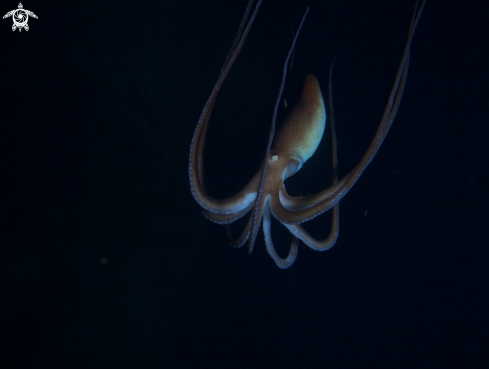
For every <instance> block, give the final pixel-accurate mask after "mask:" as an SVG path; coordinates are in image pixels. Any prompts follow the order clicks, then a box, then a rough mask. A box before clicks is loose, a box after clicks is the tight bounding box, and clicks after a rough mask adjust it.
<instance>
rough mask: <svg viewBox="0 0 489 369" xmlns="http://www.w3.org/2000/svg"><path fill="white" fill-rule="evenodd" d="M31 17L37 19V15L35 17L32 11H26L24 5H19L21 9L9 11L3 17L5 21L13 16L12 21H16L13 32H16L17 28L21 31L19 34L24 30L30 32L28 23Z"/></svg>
mask: <svg viewBox="0 0 489 369" xmlns="http://www.w3.org/2000/svg"><path fill="white" fill-rule="evenodd" d="M29 15H30V16H31V17H33V18H36V19H37V15H35V14H34V13H33V12H31V11H30V10H27V9H24V6H23V5H22V3H19V8H18V9H14V10H11V11H9V12H8V13H7V14H5V15H4V16H3V19H5V18H8V17H10V16H12V19H13V20H14V24H13V25H12V31H15V30H16V29H17V28H18V29H19V32H21V31H22V28H24V29H25V30H26V31H28V30H29V26H28V25H27V21H28V20H29Z"/></svg>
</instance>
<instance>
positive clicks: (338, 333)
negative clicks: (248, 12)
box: [0, 0, 489, 368]
mask: <svg viewBox="0 0 489 369" xmlns="http://www.w3.org/2000/svg"><path fill="white" fill-rule="evenodd" d="M414 3H415V2H414V0H402V1H401V0H396V1H390V0H376V1H363V0H360V1H359V0H341V1H339V0H331V1H299V0H280V1H278V0H265V2H264V4H263V6H262V8H261V10H260V13H259V15H258V18H257V20H256V22H255V25H254V27H253V29H252V32H251V34H250V36H249V38H248V40H247V43H246V45H245V47H244V49H243V52H242V54H241V56H240V58H239V59H238V61H237V62H236V64H235V66H234V68H233V70H232V72H231V74H230V76H229V78H228V80H227V82H226V84H225V86H224V87H223V90H222V92H221V95H220V96H219V99H218V100H217V103H216V108H215V111H214V114H213V116H212V122H211V128H210V131H209V139H208V142H207V146H206V162H205V164H206V178H207V186H208V191H209V193H211V194H212V195H214V196H216V197H225V196H229V195H231V194H233V193H236V192H237V191H238V190H239V189H240V188H242V187H243V186H244V185H245V184H246V183H247V181H248V180H249V179H250V177H251V175H252V174H253V172H254V171H256V170H257V168H258V166H259V163H260V160H261V158H262V155H263V153H264V147H265V145H266V136H267V132H268V129H269V124H270V118H271V112H272V107H273V103H274V100H275V97H276V93H277V89H278V86H279V84H280V77H281V71H282V65H283V61H284V57H285V55H286V53H287V51H288V48H289V45H290V42H291V39H292V33H293V30H295V29H296V28H297V26H298V24H299V21H300V18H301V17H302V14H303V12H304V10H305V8H306V6H307V5H309V6H311V11H310V14H309V16H308V19H307V21H306V24H305V25H304V28H303V30H302V33H301V35H300V37H299V41H298V45H297V49H296V51H295V55H294V65H293V68H292V71H291V73H290V74H289V78H288V83H287V87H286V90H285V94H284V96H285V98H286V99H287V101H288V102H289V105H293V104H294V102H295V101H296V100H297V97H298V94H299V91H300V88H301V85H302V83H303V79H304V76H305V75H306V74H307V73H313V74H315V75H316V77H317V78H318V80H319V82H320V84H321V86H322V87H323V92H326V86H327V81H328V70H329V65H330V63H331V61H332V60H335V69H334V99H335V113H336V122H337V137H338V144H339V160H340V175H345V174H346V173H348V172H349V170H350V169H351V168H353V167H354V166H355V165H356V164H357V163H358V161H359V159H360V158H361V156H362V155H363V153H364V151H365V150H366V148H367V146H368V144H369V143H370V140H371V139H372V137H373V134H374V132H375V130H376V128H377V124H378V122H379V120H380V118H381V116H382V113H383V109H384V107H385V104H386V100H387V97H388V95H389V92H390V89H391V86H392V83H393V80H394V76H395V74H396V71H397V68H398V65H399V61H400V57H401V55H402V51H403V48H404V43H405V38H406V34H407V30H408V27H409V21H410V17H411V14H412V10H413V8H414ZM1 4H2V5H1V6H2V9H0V13H2V15H3V14H5V13H7V12H8V11H9V10H11V9H15V8H16V7H17V3H16V2H14V1H12V2H5V1H4V2H2V3H1ZM23 5H24V8H26V9H29V10H31V11H33V12H34V13H35V14H36V15H37V16H38V17H39V19H32V18H31V19H29V23H28V24H29V26H30V30H29V31H28V32H25V30H23V31H22V32H19V31H15V32H12V31H11V26H12V19H11V18H8V19H4V20H2V21H1V22H0V49H1V57H0V92H1V95H0V111H1V124H0V227H1V228H0V367H2V368H486V367H487V366H488V365H489V339H488V333H487V332H488V330H489V318H488V309H489V295H488V293H489V291H488V287H489V286H488V273H487V269H488V261H489V260H488V247H487V246H488V241H487V240H488V220H489V217H488V205H489V201H488V192H487V186H488V174H487V173H488V165H487V161H488V144H489V137H488V122H489V119H488V108H489V100H488V82H489V81H488V79H489V78H488V77H489V72H488V56H489V55H488V42H487V31H488V29H487V28H488V27H487V21H488V18H489V17H488V14H489V13H488V9H487V4H486V2H484V1H480V0H469V1H439V0H428V3H427V5H426V8H425V10H424V13H423V16H422V19H421V21H420V23H419V26H418V29H417V32H416V35H415V37H414V41H413V45H412V58H411V67H410V72H409V76H408V81H407V85H406V90H405V93H404V97H403V100H402V104H401V107H400V109H399V113H398V116H397V118H396V121H395V123H394V125H393V128H392V129H391V131H390V133H389V135H388V137H387V139H386V141H385V143H384V144H383V146H382V148H381V150H380V151H379V153H378V155H377V157H376V158H375V160H374V161H373V163H372V164H371V165H370V166H369V168H368V169H367V170H366V172H365V174H364V175H363V177H362V178H361V179H360V181H359V182H358V183H357V184H356V185H355V187H354V188H353V190H352V191H351V192H350V193H349V194H348V196H347V197H346V198H345V199H344V200H343V201H342V202H341V223H340V237H339V239H338V242H337V244H336V245H335V246H334V247H333V249H331V250H330V251H328V252H324V253H318V252H315V251H312V250H309V249H308V248H307V247H306V246H304V245H301V246H300V249H299V254H298V258H297V261H296V263H295V264H294V265H293V266H292V267H291V268H290V269H288V270H285V271H282V270H279V269H278V268H277V267H276V266H275V265H274V263H273V261H272V260H271V259H270V257H269V256H268V254H267V253H266V251H265V246H264V241H263V236H262V233H261V232H260V234H259V236H258V238H257V242H256V245H255V249H254V252H253V253H252V254H251V255H248V254H247V252H246V251H245V250H244V249H239V250H235V249H232V248H231V247H229V246H228V245H227V241H226V236H225V229H224V227H222V226H218V225H215V224H213V223H211V222H209V221H207V220H206V219H205V218H204V217H203V216H202V215H201V213H200V210H199V207H198V206H197V204H196V203H195V201H194V200H193V198H192V196H191V194H190V189H189V184H188V173H187V165H188V151H189V147H190V140H191V137H192V133H193V130H194V128H195V124H196V122H197V120H198V117H199V115H200V113H201V110H202V107H203V106H204V103H205V101H206V99H207V97H208V94H209V93H210V91H211V89H212V86H213V84H214V82H215V79H216V77H217V74H218V73H219V70H220V68H221V66H222V63H223V61H224V59H225V57H226V55H227V52H228V50H229V47H230V46H231V44H232V40H233V38H234V35H235V33H236V30H237V27H238V25H239V22H240V19H241V17H242V14H243V11H244V9H245V6H246V0H240V1H238V0H235V1H234V0H233V1H187V0H180V1H168V0H166V1H151V0H142V1H83V2H82V1H78V2H73V1H71V2H70V1H65V2H46V1H29V2H24V3H23ZM286 113H287V112H286V111H285V109H282V110H281V112H280V117H281V118H283V117H284V116H285V115H286ZM329 139H330V136H329V135H328V134H326V135H325V138H324V139H323V142H322V144H321V146H320V147H319V149H318V151H317V153H316V155H315V156H314V157H313V158H312V159H311V160H310V161H309V162H308V163H307V164H306V166H305V167H304V168H303V169H302V170H301V172H300V173H298V174H297V175H296V176H295V177H297V178H291V179H290V181H289V182H287V188H288V189H290V192H291V193H292V194H296V195H298V194H299V193H301V191H303V193H304V194H308V193H313V192H315V191H318V190H321V189H324V188H326V187H327V186H329V185H330V183H331V175H330V173H331V164H330V160H331V159H330V141H329ZM329 222H330V217H329V216H328V215H325V216H323V217H321V218H319V219H316V220H314V221H313V222H311V223H310V224H308V225H307V229H308V230H310V231H311V233H312V234H313V235H315V236H316V237H325V236H326V235H327V233H328V232H329ZM273 226H274V228H273V231H274V235H273V237H274V240H275V243H276V244H277V245H278V246H279V250H280V251H281V252H285V251H286V248H287V247H288V244H289V242H290V235H289V234H288V233H287V232H286V230H285V229H284V227H283V226H281V225H279V224H278V223H274V224H273ZM280 245H281V246H280Z"/></svg>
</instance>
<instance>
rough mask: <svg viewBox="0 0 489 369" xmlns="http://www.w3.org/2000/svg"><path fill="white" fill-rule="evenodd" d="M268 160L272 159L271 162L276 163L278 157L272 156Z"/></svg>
mask: <svg viewBox="0 0 489 369" xmlns="http://www.w3.org/2000/svg"><path fill="white" fill-rule="evenodd" d="M270 159H272V161H277V160H278V155H272V157H271V158H270Z"/></svg>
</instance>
